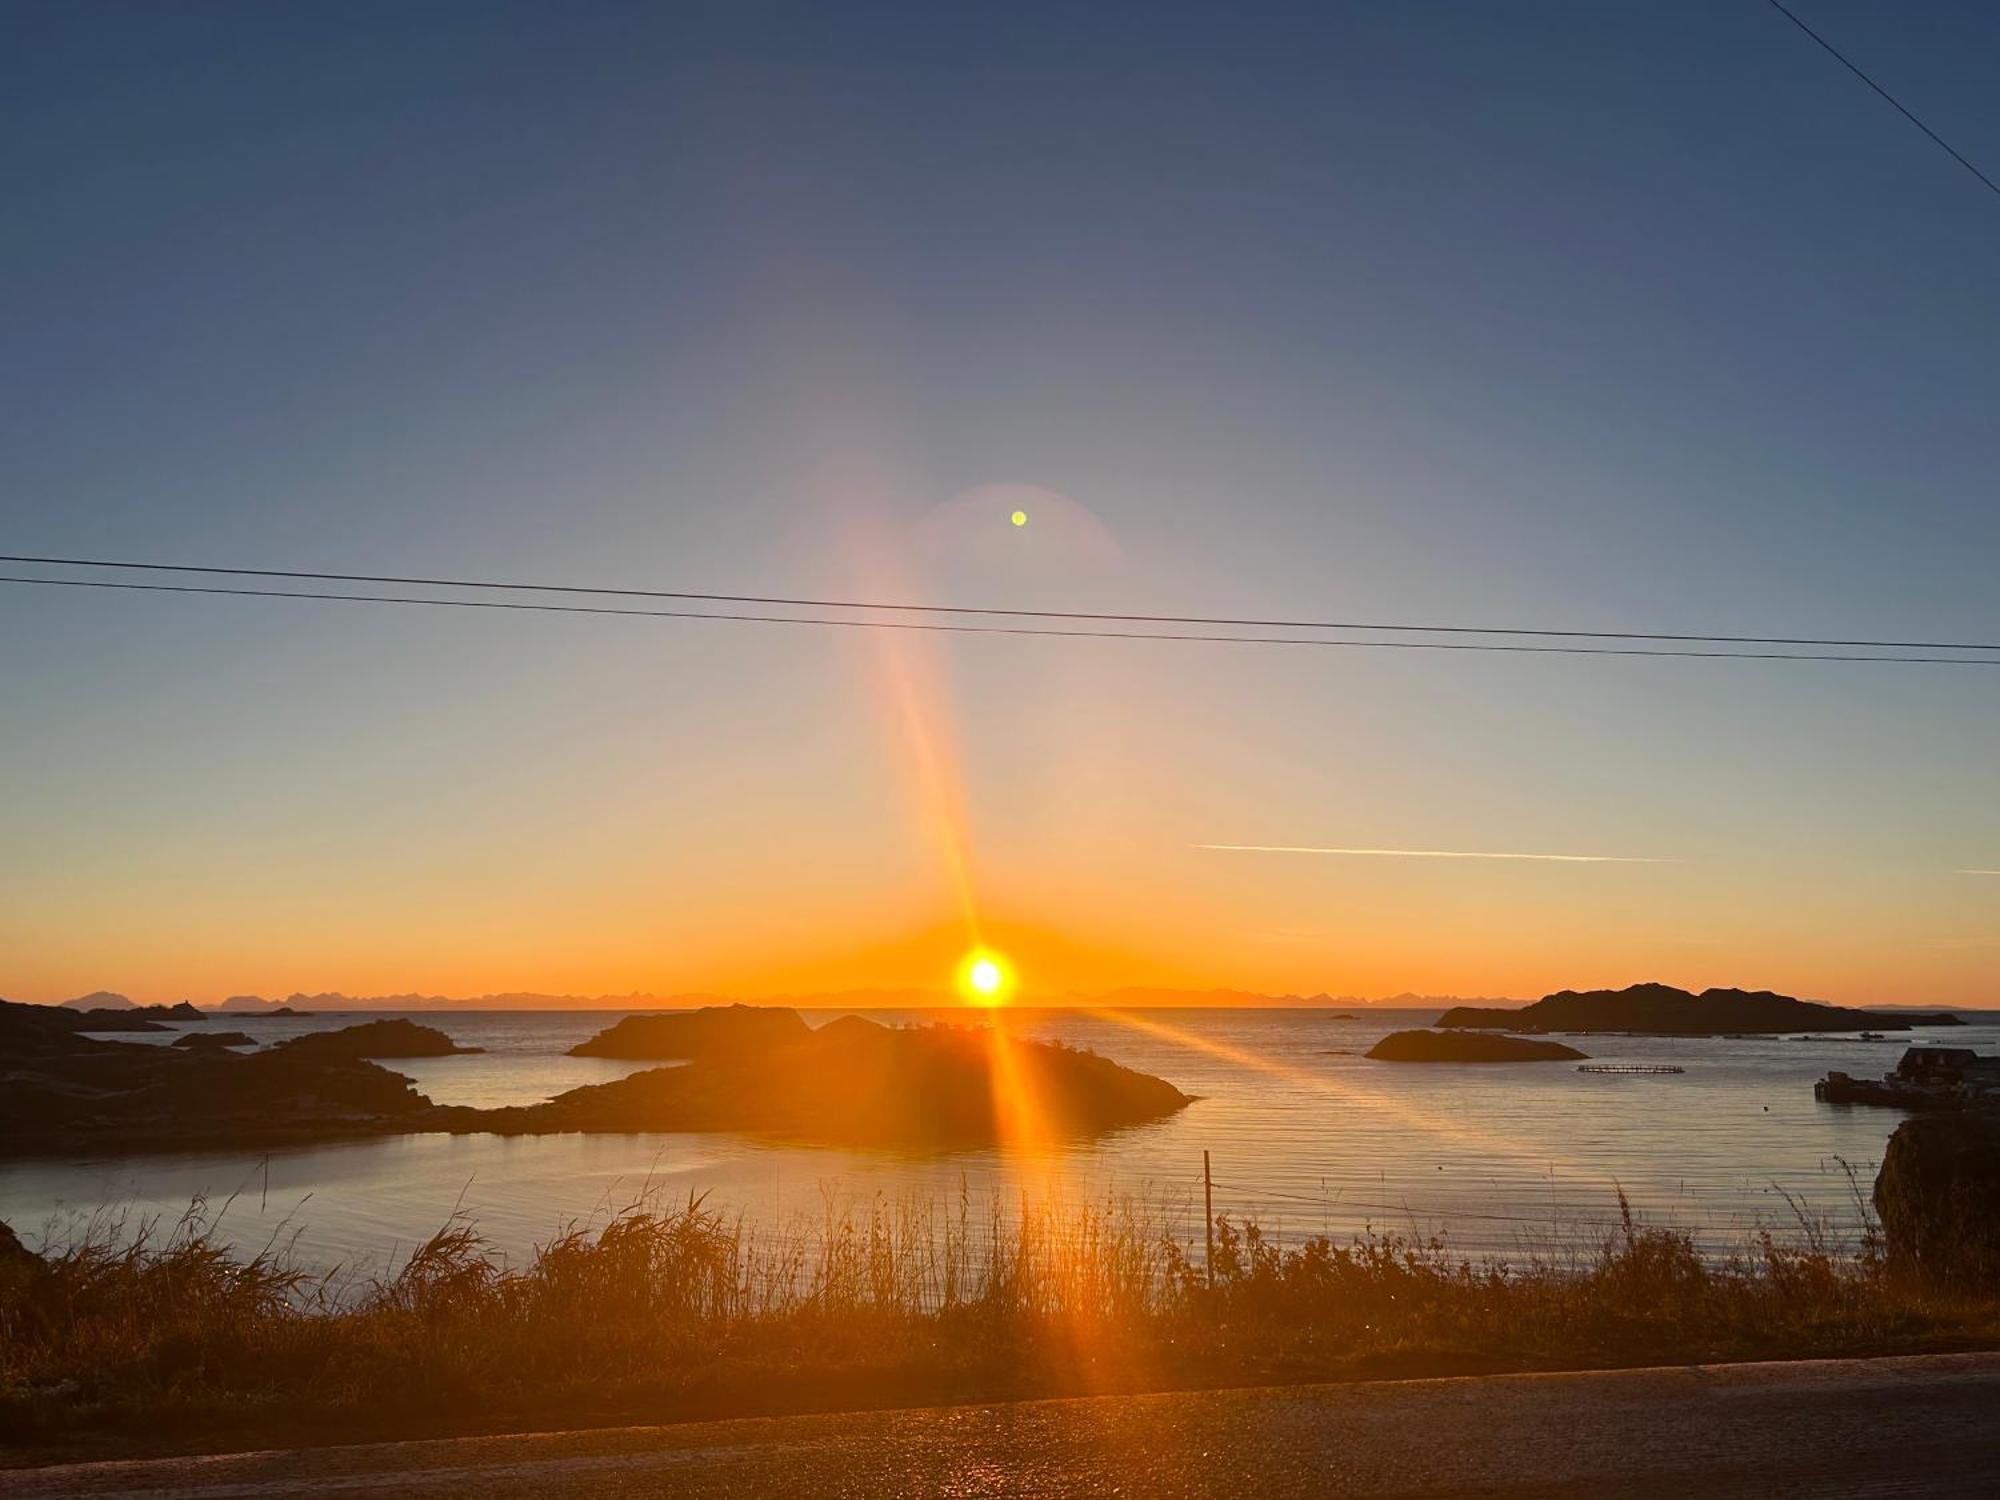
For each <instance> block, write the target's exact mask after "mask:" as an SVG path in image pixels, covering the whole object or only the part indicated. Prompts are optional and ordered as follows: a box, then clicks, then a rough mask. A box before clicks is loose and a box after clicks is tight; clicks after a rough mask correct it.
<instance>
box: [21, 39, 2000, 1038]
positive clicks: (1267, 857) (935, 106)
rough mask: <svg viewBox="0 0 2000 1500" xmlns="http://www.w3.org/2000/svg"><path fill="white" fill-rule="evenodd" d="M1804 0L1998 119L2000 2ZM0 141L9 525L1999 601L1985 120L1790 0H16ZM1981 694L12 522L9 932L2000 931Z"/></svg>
mask: <svg viewBox="0 0 2000 1500" xmlns="http://www.w3.org/2000/svg"><path fill="white" fill-rule="evenodd" d="M1795 8H1796V9H1797V10H1798V12H1799V13H1800V15H1801V16H1802V17H1803V18H1804V19H1806V20H1807V21H1808V22H1809V23H1810V24H1812V25H1813V26H1815V27H1816V28H1818V29H1819V30H1820V31H1821V32H1822V33H1823V34H1824V35H1826V36H1827V37H1828V38H1829V39H1830V40H1832V41H1833V42H1834V43H1835V44H1836V45H1838V46H1840V47H1841V48H1842V49H1843V50H1844V51H1846V52H1847V54H1848V55H1849V56H1851V57H1853V58H1855V59H1856V60H1857V61H1858V62H1860V63H1861V64H1862V65H1863V66H1865V67H1866V68H1868V69H1869V71H1870V72H1871V73H1872V74H1873V75H1874V76H1875V77H1876V78H1877V79H1878V80H1880V81H1881V82H1882V83H1883V84H1884V85H1885V86H1886V87H1888V88H1889V89H1890V90H1891V91H1892V92H1895V93H1896V94H1897V95H1898V97H1900V98H1901V99H1902V100H1903V101H1904V103H1906V104H1907V105H1909V106H1910V107H1911V108H1912V109H1913V110H1915V111H1916V112H1917V113H1918V114H1919V115H1920V116H1922V117H1923V118H1924V119H1925V120H1926V121H1927V123H1929V124H1930V125H1931V126H1932V127H1933V128H1934V129H1936V130H1937V131H1938V132H1939V133H1940V134H1941V135H1943V136H1944V137H1945V138H1946V139H1948V140H1950V141H1952V142H1953V143H1954V145H1956V146H1957V147H1958V149H1960V150H1961V151H1963V152H1964V153H1965V154H1966V155H1967V156H1968V157H1970V158H1971V159H1972V160H1973V161H1975V162H1981V163H1984V164H1985V166H1986V168H1987V170H1988V171H1989V174H1993V173H1995V171H1996V169H2000V94H1997V93H1996V92H1995V91H1994V90H1993V89H1992V87H1991V77H1990V59H1991V58H1992V56H1993V55H1994V53H1995V49H1996V47H2000V14H1997V13H1996V12H1995V11H1994V10H1993V9H1992V8H1991V7H1985V6H1977V5H1973V4H1969V3H1945V0H1912V3H1910V4H1906V5H1899V6H1895V7H1887V6H1879V5H1867V4H1859V3H1848V0H1799V3H1798V4H1797V5H1796V7H1795ZM0 191H4V195H5V201H6V202H7V204H8V214H7V219H8V224H7V229H6V231H5V233H4V235H0V326H4V329H5V336H4V338H0V551H4V552H7V553H11V554H37V555H62V556H79V557H90V558H110V559H136V560H148V561H156V562H193V563H213V564H225V565H232V566H243V567H263V568H292V569H307V570H323V571H335V572H352V573H388V574H420V575H437V576H448V577H471V578H496V579H525V580H535V581H546V582H555V583H581V584H590V585H601V586H613V587H636V588H660V589H676V590H696V591H709V592H721V593H739V594H757V595H785V596H791V595H810V596H817V597H835V598H877V599H882V598H886V599H895V600H904V601H930V602H949V603H973V604H985V605H993V606H1001V607H1014V608H1056V609H1085V610H1109V611H1124V612H1154V613H1173V614H1204V615H1208V614H1215V615H1253V616H1259V617H1266V616H1278V617H1304V618H1311V619H1344V620H1382V621H1406V622H1429V623H1442V624H1465V625H1486V624H1502V625H1528V626H1538V627H1547V628H1574V629H1624V630H1652V631H1677V632H1678V631H1685V632H1698V633H1719V634H1746V635H1783V636H1800V635H1803V636H1838V637H1850V636H1860V637H1886V638H1898V639H1901V638H1914V639H1922V640H1945V641H1958V640H1965V641H2000V589H1996V587H1995V577H1994V568H1995V559H1996V557H2000V504H1996V500H1995V495H1994V475H1995V474H1996V472H2000V463H1996V460H2000V424H1995V423H1994V421H1993V420H1992V413H1993V406H1994V397H1995V394H1996V390H2000V338H1996V337H1995V327H1994V322H1995V314H1996V312H1997V311H2000V300H1997V299H1996V292H1995V290H1994V279H1993V276H1992V268H1993V264H1994V247H1995V245H1996V243H2000V198H1996V197H1995V195H1994V194H1992V193H1990V192H1988V191H1987V190H1985V189H1984V188H1982V187H1981V186H1980V184H1979V183H1978V182H1977V181H1976V180H1975V179H1974V178H1973V177H1972V176H1971V175H1970V174H1968V173H1967V172H1965V170H1964V169H1963V168H1962V167H1960V166H1959V165H1958V164H1956V163H1954V162H1953V161H1952V160H1951V159H1950V158H1949V157H1948V156H1946V155H1945V154H1944V153H1943V152H1942V151H1940V150H1938V149H1937V148H1936V147H1935V146H1933V145H1932V144H1931V143H1930V142H1928V141H1927V140H1925V139H1924V138H1923V137H1922V136H1921V135H1920V134H1919V133H1918V132H1917V131H1916V130H1915V129H1914V128H1913V127H1911V126H1910V125H1909V124H1908V123H1907V122H1906V121H1904V120H1903V119H1901V118H1900V117H1899V116H1898V115H1896V113H1895V112H1894V111H1893V110H1892V109H1891V108H1890V107H1889V106H1888V105H1887V104H1885V103H1884V102H1883V101H1882V100H1880V99H1879V98H1877V97H1876V96H1875V95H1873V94H1871V93H1870V92H1869V91H1868V90H1867V89H1866V87H1865V86H1864V85H1862V84H1861V83H1860V82H1859V81H1858V80H1857V79H1855V78H1854V77H1853V76H1852V75H1851V74H1849V73H1847V72H1846V71H1844V70H1843V69H1842V68H1841V67H1840V66H1839V65H1838V64H1837V63H1836V62H1835V61H1834V60H1833V59H1831V58H1829V57H1828V56H1826V55H1825V54H1824V53H1823V52H1821V51H1819V50H1818V49H1817V48H1815V47H1814V46H1813V45H1812V44H1811V43H1810V42H1809V41H1808V40H1807V39H1806V38H1804V37H1803V36H1801V35H1800V34H1799V33H1798V32H1797V31H1796V30H1795V29H1793V28H1792V27H1791V26H1790V25H1788V24H1787V23H1786V22H1785V20H1784V18H1783V17H1782V16H1780V15H1779V14H1778V13H1777V12H1776V11H1774V10H1772V9H1771V8H1770V7H1769V6H1768V5H1765V4H1762V3H1753V0H1700V3H1691V4H1686V5H1675V6H1652V7H1634V6H1602V5H1582V4H1556V3H1532V0H1521V3H1504V4H1493V5H1482V6H1464V5H1457V4H1444V3H1435V4H1433V3H1424V0H1412V3H1405V4H1398V5H1395V6H1359V5H1339V4H1320V5H1314V6H1310V7H1297V8H1287V7H1259V6H1254V5H1253V6H1244V5H1234V6H1229V7H1193V6H1185V7H1184V6H1171V5H1148V6H1143V7H1137V6H1119V5H1102V6H1093V7H1076V6H1040V5H1034V4H1015V5H1009V6H1004V7H998V6H994V7H950V6H946V7H940V6H935V5H909V6H893V5H865V4H857V5H853V6H842V7H824V6H805V5H801V6H772V5H758V4H730V5H726V6H714V7H704V6H696V5H689V6H673V7H637V6H627V5H589V4H576V3H566V4H563V5H544V6H516V5H501V4H481V5H451V4H445V3H432V4H426V5H422V6H406V5H387V4H385V5H366V4H341V5H318V6H316V5H288V6H281V7H272V6H259V5H229V4H215V5H204V6H201V7H184V6H158V5H151V4H144V5H103V4H88V3H64V4H22V3H14V4H9V5H7V6H5V7H4V10H0ZM1016 509H1022V510H1025V511H1026V512H1027V513H1028V516H1029V521H1028V524H1027V525H1026V526H1021V527H1016V526H1013V525H1012V524H1011V519H1010V518H1011V515H1012V512H1013V511H1014V510H1016ZM0 571H6V572H8V573H10V574H13V575H15V576H31V575H34V576H54V574H55V572H56V570H53V569H48V568H36V567H32V566H28V565H19V564H16V565H8V566H6V567H5V568H4V569H0ZM69 576H79V577H96V578H105V579H110V578H116V577H118V576H120V575H117V574H114V573H108V572H96V573H74V574H71V575H69ZM124 576H125V577H127V578H130V577H131V576H132V575H129V574H128V575H124ZM1996 744H2000V670H1996V669H1992V668H1984V669H1982V668H1970V667H1966V668H1954V667H1938V666H1887V665H1880V664H1851V663H1829V662H1806V663H1782V662H1753V661H1722V662H1689V661H1684V660H1659V659H1646V658H1621V657H1597V658H1593V657H1569V656H1555V655H1546V656H1543V655H1495V654H1474V653H1446V652H1421V651H1402V650H1393V651H1378V650H1367V649H1352V648H1334V649H1317V648H1299V647H1276V646H1244V645H1216V644H1207V643H1170V642H1160V641H1079V640H1069V639H1030V638H1012V637H1002V636H991V637H977V636H974V637H962V636H959V637H954V636H929V635H922V634H917V633H905V634H900V635H891V634H887V633H875V632H868V631H860V630H819V629H813V628H807V627H799V626H783V625H758V624H742V623H723V622H701V621H687V620H681V621H674V620H659V619H630V618H605V617H588V616H562V615H548V614H532V613H514V614H503V613H493V612H486V611H457V610H434V609H421V608H414V607H391V606H380V607H376V606H365V605H356V604H341V603H334V602H306V601H296V600H292V601H286V600H273V599H249V598H210V597H193V596H174V595H161V594H145V593H114V592H103V591H91V590H66V589H53V588H46V587H36V586H31V585H22V584H5V585H0V768H3V769H0V994H5V995H7V996H9V997H11V998H15V999H30V1000H55V999H61V998H64V997H66V996H69V995H74V994H78V993H81V992H83V991H86V990H91V989H96V988H100V987H104V988H111V989H115V990H120V991H123V992H125V993H127V994H130V995H132V996H134V997H135V998H138V999H142V1000H173V999H179V998H183V997H190V998H194V999H196V1000H200V1001H208V1000H213V999H217V998H220V997H222V996H224V995H227V994H230V993H236V992H243V991H250V992H260V993H266V994H273V993H275V994H284V993H288V992H290V991H293V990H305V991H309V992H311V991H319V990H334V989H338V990H345V991H347V992H350V993H355V994H367V993H383V992H401V991H408V990H416V991H422V992H426V993H441V994H452V995H474V994H479V993H484V992H489V991H499V990H544V991H549V992H555V993H575V994H599V993H613V994H622V993H626V992H631V991H640V992H645V993H653V994H672V993H681V992H694V991H712V992H719V993H735V994H743V995H751V996H755V995H777V994H786V993H796V992H802V991H824V990H837V989H841V988H846V987H851V986H891V987H897V986H928V985H932V984H939V983H944V982H946V981H947V979H948V977H949V974H950V971H951V969H952V967H953V966H954V965H955V964H956V962H957V961H958V959H959V957H960V955H961V954H962V953H963V952H964V951H965V950H966V949H967V948H968V947H969V946H970V945H972V944H973V943H975V942H978V943H985V944H987V945H989V946H991V947H993V948H995V949H997V950H999V951H1001V952H1004V953H1005V954H1007V955H1008V957H1009V958H1010V959H1011V960H1012V962H1013V964H1014V966H1015V968H1016V970H1017V971H1018V975H1019V979H1020V983H1021V986H1022V989H1023V992H1024V993H1035V994H1056V993H1063V992H1067V991H1071V990H1089V989H1094V988H1101V987H1107V986H1114V985H1124V984H1137V985H1174V986H1192V987H1201V988H1206V987H1210V986H1228V987H1233V988H1239V989H1247V990H1256V991H1262V992H1267V993H1314V992H1320V991H1326V992H1330V993H1335V994H1363V995H1367V994H1385V993H1392V992H1397V991H1405V990H1414V991H1419V992H1426V993H1460V994H1471V995H1523V996H1528V995H1535V994H1539V993H1542V992H1544V991H1546V990H1551V989H1556V988H1561V987H1568V986H1573V987H1590V986H1596V985H1619V984H1626V983H1631V982H1635V981H1640V980H1651V979H1658V980H1664V981H1667V982H1671V983H1678V984H1683V985H1688V986H1691V987H1700V986H1703V985H1708V984H1735V985H1744V986H1750V987H1768V988H1774V989H1778V990H1782V991H1786V992H1788V993H1797V994H1806V995H1812V996H1816V997H1821V998H1826V999H1833V1000H1842V1001H1852V1002H1866V1001H1874V1002H1890V1003H1895V1002H1903V1003H1913V1004H1960V1005H1979V1004H1987V1005H2000V876H1996V875H1992V874H1973V873H1964V872H1968V871H1982V870H1983V871H1993V870H2000V754H1997V753H1996ZM1217 845H1231V846H1260V847H1256V848H1246V847H1235V848H1216V847H1210V846H1217ZM1296 849H1322V850H1346V851H1364V850H1365V851H1384V850H1386V851H1414V852H1412V853H1379V852H1377V853H1356V852H1348V853H1298V852H1274V851H1277V850H1287V851H1289V850H1296ZM1451 854H1467V855H1492V854H1570V855H1590V856H1605V857H1608V858H1603V859H1597V860H1590V861H1584V860H1542V859H1536V860H1528V859H1496V858H1484V857H1482V858H1455V857H1446V856H1448V855H1451Z"/></svg>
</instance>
